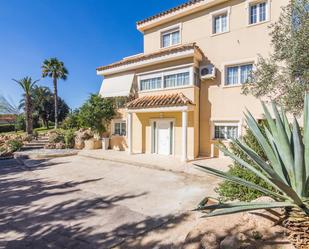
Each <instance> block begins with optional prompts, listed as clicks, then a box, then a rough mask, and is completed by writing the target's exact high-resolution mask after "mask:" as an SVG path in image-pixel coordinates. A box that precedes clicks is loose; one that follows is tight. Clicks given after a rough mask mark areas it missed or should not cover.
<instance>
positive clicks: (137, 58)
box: [97, 43, 203, 71]
mask: <svg viewBox="0 0 309 249" xmlns="http://www.w3.org/2000/svg"><path fill="white" fill-rule="evenodd" d="M189 49H197V50H198V51H199V53H200V54H201V55H203V52H202V50H201V49H200V48H199V47H198V46H197V45H196V44H195V43H189V44H185V45H181V46H176V47H172V48H165V49H161V50H159V51H157V52H154V53H150V54H141V55H137V56H135V57H129V58H125V59H122V60H121V61H118V62H115V63H112V64H109V65H107V66H102V67H98V68H97V71H103V70H106V69H110V68H115V67H119V66H122V65H127V64H131V63H134V62H139V61H143V60H146V59H152V58H155V57H158V56H162V55H168V54H172V53H175V52H182V51H185V50H189Z"/></svg>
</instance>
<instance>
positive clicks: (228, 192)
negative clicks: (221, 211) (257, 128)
mask: <svg viewBox="0 0 309 249" xmlns="http://www.w3.org/2000/svg"><path fill="white" fill-rule="evenodd" d="M260 125H261V128H262V127H263V126H262V124H260ZM262 131H263V129H262ZM242 139H243V140H244V141H245V142H246V144H247V145H248V146H249V147H250V148H251V149H253V150H254V151H255V152H256V153H257V154H258V155H259V156H260V157H261V158H263V159H264V160H265V161H267V157H266V155H265V154H264V152H263V149H262V148H261V146H260V145H259V143H258V141H257V140H256V138H255V137H254V136H253V134H252V132H251V131H250V130H247V131H246V133H245V135H244V136H243V138H242ZM230 150H231V151H232V152H233V153H234V154H235V155H237V156H238V157H240V158H241V159H243V160H244V161H246V162H248V163H250V164H252V165H254V164H253V162H252V161H251V160H250V159H249V158H248V156H247V155H246V154H244V153H243V152H242V151H241V150H240V149H239V148H238V146H237V145H235V144H234V143H231V144H230ZM228 173H229V174H230V175H233V176H237V177H239V178H242V179H244V180H247V181H250V182H253V183H255V184H257V185H259V186H262V187H263V188H266V189H270V190H273V191H274V189H273V188H272V187H271V186H269V185H268V184H267V183H266V182H265V181H264V180H262V179H261V178H259V177H257V176H256V175H255V174H253V173H252V172H251V171H248V170H247V169H246V168H244V167H243V166H241V165H239V164H238V163H236V162H234V163H233V165H231V166H230V169H229V171H228ZM216 191H217V192H218V194H219V195H220V198H221V199H222V200H223V201H233V200H240V201H252V200H254V199H256V198H258V197H261V196H263V193H261V192H259V191H257V190H252V189H249V188H247V187H244V186H241V185H239V184H235V183H231V182H229V181H224V182H223V183H221V184H219V187H218V188H217V189H216Z"/></svg>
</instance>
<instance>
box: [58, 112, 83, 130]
mask: <svg viewBox="0 0 309 249" xmlns="http://www.w3.org/2000/svg"><path fill="white" fill-rule="evenodd" d="M62 128H63V129H65V130H69V129H78V128H80V126H79V122H78V111H74V112H72V113H70V114H69V115H68V116H67V117H66V118H65V120H63V122H62Z"/></svg>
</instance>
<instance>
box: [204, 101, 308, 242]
mask: <svg viewBox="0 0 309 249" xmlns="http://www.w3.org/2000/svg"><path fill="white" fill-rule="evenodd" d="M272 106H273V113H274V117H275V119H274V118H273V116H272V115H271V113H270V110H269V109H268V108H267V106H266V104H265V103H263V109H264V115H265V118H266V119H267V123H266V124H267V125H264V127H263V128H264V130H265V134H263V131H262V130H261V128H260V127H259V125H258V122H257V121H256V120H255V119H254V118H253V116H252V114H251V113H250V112H248V113H246V121H247V124H248V128H249V130H250V131H251V132H252V134H253V135H254V137H255V138H256V140H257V141H258V143H259V144H260V145H261V147H262V150H263V152H264V154H265V158H262V157H261V156H259V155H258V152H257V151H255V150H253V149H252V148H250V147H249V146H248V144H247V143H246V142H245V141H244V140H242V139H232V140H233V142H234V144H235V145H237V147H238V148H239V149H240V150H241V151H242V152H243V153H244V154H246V155H247V156H248V158H250V160H251V162H247V161H245V160H243V159H242V158H241V157H239V156H238V155H236V154H234V153H233V152H231V151H229V150H228V149H227V148H226V147H224V146H220V150H221V151H222V152H224V154H225V155H227V156H229V157H231V158H232V159H233V160H234V161H236V162H237V163H239V164H240V165H241V166H243V167H245V168H246V169H247V170H249V171H250V172H252V173H253V174H255V175H256V176H257V177H259V178H260V179H261V180H263V181H265V183H267V184H268V185H269V186H272V188H273V190H271V189H268V188H264V187H261V186H260V185H257V184H255V183H254V182H252V181H251V180H245V179H243V178H240V177H235V176H232V175H230V174H228V173H225V172H221V171H219V170H216V169H214V168H209V167H205V166H199V167H200V168H201V169H203V170H204V171H206V172H207V173H210V174H212V175H215V176H217V177H220V178H223V179H225V180H228V181H230V182H233V183H236V184H239V185H242V186H245V187H249V188H251V189H255V190H258V191H260V192H262V193H263V194H265V195H267V196H270V197H272V198H274V202H259V203H252V202H251V203H246V202H240V203H237V202H234V203H218V204H214V205H212V204H210V205H207V200H203V202H202V203H201V204H200V206H199V209H200V210H208V211H210V213H208V216H216V215H225V214H231V213H237V212H244V211H252V210H258V209H271V208H280V207H281V208H285V209H286V215H287V217H286V219H285V220H284V222H283V224H284V225H285V226H286V227H287V228H288V229H289V233H290V236H289V238H290V239H291V241H292V242H293V243H294V245H295V246H296V247H297V248H308V241H309V231H308V224H309V95H306V97H305V101H304V111H303V113H304V130H303V131H301V129H300V126H299V122H298V121H297V119H296V118H294V122H293V124H292V125H291V124H290V123H289V122H288V118H287V115H286V114H285V113H284V111H282V110H281V111H279V110H278V108H277V107H276V104H275V103H274V102H273V103H272Z"/></svg>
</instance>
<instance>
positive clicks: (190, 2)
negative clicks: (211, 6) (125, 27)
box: [136, 0, 205, 25]
mask: <svg viewBox="0 0 309 249" xmlns="http://www.w3.org/2000/svg"><path fill="white" fill-rule="evenodd" d="M202 1H205V0H191V1H188V2H185V3H183V4H180V5H178V6H176V7H174V8H171V9H168V10H166V11H163V12H161V13H158V14H155V15H153V16H150V17H147V18H146V19H144V20H141V21H138V22H137V23H136V24H137V25H141V24H143V23H146V22H149V21H151V20H154V19H156V18H158V17H161V16H165V15H167V14H170V13H172V12H175V11H177V10H180V9H183V8H186V7H188V6H191V5H194V4H196V3H199V2H202Z"/></svg>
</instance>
